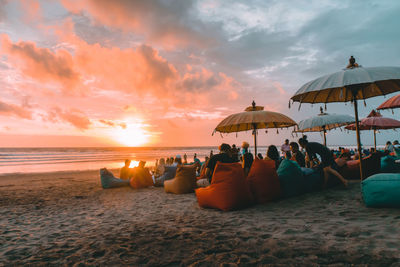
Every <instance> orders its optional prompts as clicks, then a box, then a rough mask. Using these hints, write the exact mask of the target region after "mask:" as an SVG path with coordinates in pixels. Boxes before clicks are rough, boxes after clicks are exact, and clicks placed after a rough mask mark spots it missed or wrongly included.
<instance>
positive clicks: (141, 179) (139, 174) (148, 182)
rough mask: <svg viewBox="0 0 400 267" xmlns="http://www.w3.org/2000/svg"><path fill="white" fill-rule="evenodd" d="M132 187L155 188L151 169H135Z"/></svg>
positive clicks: (131, 181)
mask: <svg viewBox="0 0 400 267" xmlns="http://www.w3.org/2000/svg"><path fill="white" fill-rule="evenodd" d="M130 185H131V186H132V187H133V188H135V189H139V188H145V187H149V186H153V185H154V182H153V178H152V177H151V174H150V171H149V169H148V168H139V167H135V168H133V170H132V178H131V180H130Z"/></svg>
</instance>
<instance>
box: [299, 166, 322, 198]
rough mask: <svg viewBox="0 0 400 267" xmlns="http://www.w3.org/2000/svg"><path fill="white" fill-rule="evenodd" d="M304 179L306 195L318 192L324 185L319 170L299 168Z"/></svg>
mask: <svg viewBox="0 0 400 267" xmlns="http://www.w3.org/2000/svg"><path fill="white" fill-rule="evenodd" d="M301 171H302V173H303V177H304V191H305V192H306V193H309V192H314V191H318V190H320V189H321V188H322V185H323V184H324V176H323V173H322V172H321V171H319V170H314V169H310V168H303V167H302V168H301Z"/></svg>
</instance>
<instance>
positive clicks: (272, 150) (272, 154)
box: [267, 145, 279, 160]
mask: <svg viewBox="0 0 400 267" xmlns="http://www.w3.org/2000/svg"><path fill="white" fill-rule="evenodd" d="M267 156H268V158H270V159H272V160H279V152H278V149H277V148H276V146H274V145H270V146H269V147H268V151H267Z"/></svg>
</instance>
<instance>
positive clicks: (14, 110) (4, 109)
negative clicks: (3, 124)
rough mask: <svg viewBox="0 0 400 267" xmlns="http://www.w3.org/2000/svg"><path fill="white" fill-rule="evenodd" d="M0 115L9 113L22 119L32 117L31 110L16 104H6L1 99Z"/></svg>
mask: <svg viewBox="0 0 400 267" xmlns="http://www.w3.org/2000/svg"><path fill="white" fill-rule="evenodd" d="M0 115H7V116H9V115H11V116H16V117H19V118H23V119H32V115H31V112H29V111H28V110H25V109H23V108H22V107H19V106H17V105H13V104H7V103H5V102H2V101H0Z"/></svg>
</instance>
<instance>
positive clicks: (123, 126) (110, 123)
mask: <svg viewBox="0 0 400 267" xmlns="http://www.w3.org/2000/svg"><path fill="white" fill-rule="evenodd" d="M99 122H101V123H102V124H105V125H108V126H111V127H115V126H120V127H121V128H122V129H126V123H124V122H122V123H115V122H113V121H109V120H99Z"/></svg>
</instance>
